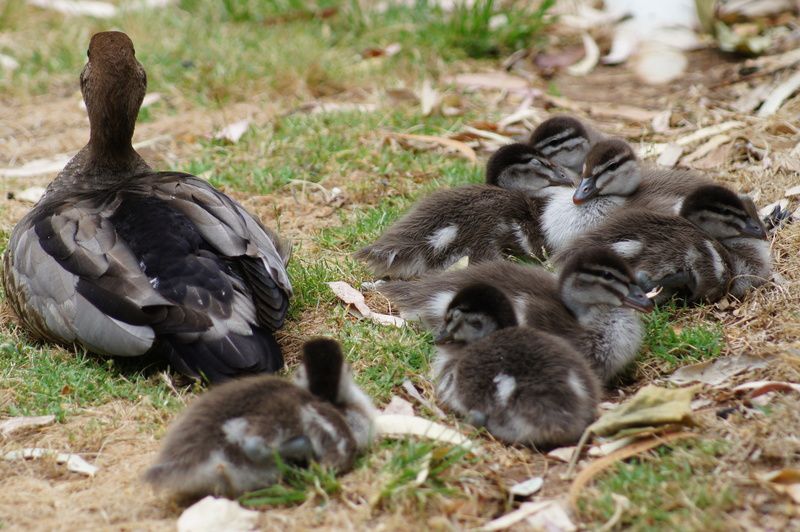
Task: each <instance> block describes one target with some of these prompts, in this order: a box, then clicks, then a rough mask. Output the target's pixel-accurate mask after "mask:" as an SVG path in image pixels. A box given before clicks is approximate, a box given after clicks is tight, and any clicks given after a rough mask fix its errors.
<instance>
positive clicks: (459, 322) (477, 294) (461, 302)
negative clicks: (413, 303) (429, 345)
mask: <svg viewBox="0 0 800 532" xmlns="http://www.w3.org/2000/svg"><path fill="white" fill-rule="evenodd" d="M516 325H517V318H516V315H515V314H514V307H513V306H512V305H511V302H510V301H509V300H508V298H507V297H506V296H505V294H503V292H501V291H500V290H499V289H498V288H495V287H494V286H491V285H489V284H486V283H475V284H471V285H469V286H465V287H464V288H463V289H461V290H460V291H459V292H458V293H457V294H456V295H455V296H454V297H453V299H452V301H451V302H450V305H449V306H448V307H447V312H446V313H445V317H444V325H443V326H442V329H441V331H440V332H439V334H438V336H437V337H436V340H435V341H436V343H437V344H448V343H456V342H458V343H470V342H474V341H476V340H480V339H481V338H483V337H484V336H487V335H489V334H491V333H493V332H494V331H497V330H499V329H504V328H506V327H515V326H516Z"/></svg>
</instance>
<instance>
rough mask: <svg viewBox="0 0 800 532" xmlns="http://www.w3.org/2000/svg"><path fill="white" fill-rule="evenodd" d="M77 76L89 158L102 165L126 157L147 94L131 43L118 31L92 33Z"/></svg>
mask: <svg viewBox="0 0 800 532" xmlns="http://www.w3.org/2000/svg"><path fill="white" fill-rule="evenodd" d="M87 56H88V61H87V62H86V66H85V67H84V68H83V71H82V72H81V94H83V101H84V102H85V103H86V111H87V112H88V114H89V124H90V127H91V137H90V140H89V147H90V149H91V152H92V155H93V158H94V159H95V160H96V161H97V162H99V163H101V164H102V162H105V161H107V160H109V159H111V160H113V159H114V158H125V157H129V156H130V153H131V152H132V151H133V147H132V145H131V139H132V138H133V130H134V127H135V126H136V117H137V115H138V113H139V108H140V107H141V105H142V100H143V99H144V95H145V92H146V90H147V75H146V74H145V71H144V68H143V67H142V65H141V64H140V63H139V61H137V60H136V54H135V51H134V48H133V42H132V41H131V40H130V38H129V37H128V36H127V35H125V34H124V33H122V32H119V31H104V32H102V33H96V34H95V35H94V36H92V39H91V41H90V42H89V50H88V51H87Z"/></svg>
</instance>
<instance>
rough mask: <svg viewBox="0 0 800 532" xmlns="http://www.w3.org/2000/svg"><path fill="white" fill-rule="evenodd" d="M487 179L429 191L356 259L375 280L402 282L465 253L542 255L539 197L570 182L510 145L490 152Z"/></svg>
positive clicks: (528, 151) (472, 256) (525, 149)
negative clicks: (476, 182) (368, 268)
mask: <svg viewBox="0 0 800 532" xmlns="http://www.w3.org/2000/svg"><path fill="white" fill-rule="evenodd" d="M486 181H487V183H488V184H487V185H467V186H461V187H456V188H453V189H448V190H439V191H436V192H434V193H433V194H431V195H430V196H428V197H427V198H424V199H423V200H422V201H420V202H419V203H418V204H417V205H415V206H414V207H412V209H411V211H410V212H409V213H407V214H406V215H405V216H403V217H402V218H401V219H400V220H398V221H397V222H395V223H394V224H393V225H392V226H391V227H390V228H389V229H387V230H386V231H385V232H384V233H383V234H382V235H381V236H380V237H379V238H378V240H377V241H375V243H373V244H371V245H369V246H367V247H365V248H363V249H361V250H359V251H357V252H356V253H355V254H354V256H355V257H356V258H358V259H360V260H363V261H364V262H366V263H367V264H368V265H369V266H370V268H371V269H372V271H373V272H374V273H375V275H377V276H378V277H391V278H400V279H407V278H412V277H416V276H419V275H422V274H424V273H426V272H428V271H430V270H441V269H445V268H447V267H449V266H450V265H452V264H454V263H455V262H457V261H458V260H459V259H460V258H461V257H464V256H469V260H470V262H472V263H478V262H483V261H487V260H493V259H501V258H503V257H505V256H506V255H507V254H510V255H516V256H530V255H538V254H541V249H542V238H541V230H540V228H539V220H538V218H539V212H540V210H541V208H542V201H543V200H541V199H539V198H538V197H537V196H538V195H539V194H540V193H541V191H542V190H543V189H546V188H553V187H556V186H561V185H569V184H571V182H570V181H569V178H568V177H567V176H566V174H565V173H564V172H563V170H561V169H559V168H558V167H556V166H555V165H553V164H552V163H550V162H549V161H547V160H546V159H543V158H542V157H540V156H539V155H537V154H536V153H535V152H534V150H533V149H532V148H531V147H529V146H526V145H524V144H511V145H508V146H504V147H503V148H501V149H500V150H498V151H497V152H496V153H495V154H494V155H493V156H492V157H491V159H490V160H489V162H488V164H487V175H486Z"/></svg>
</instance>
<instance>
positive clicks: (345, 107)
mask: <svg viewBox="0 0 800 532" xmlns="http://www.w3.org/2000/svg"><path fill="white" fill-rule="evenodd" d="M302 110H304V111H305V112H307V113H308V114H310V115H317V114H327V113H372V112H374V111H377V110H378V106H377V105H376V104H374V103H355V102H314V103H312V104H310V105H306V106H304V108H303V109H302Z"/></svg>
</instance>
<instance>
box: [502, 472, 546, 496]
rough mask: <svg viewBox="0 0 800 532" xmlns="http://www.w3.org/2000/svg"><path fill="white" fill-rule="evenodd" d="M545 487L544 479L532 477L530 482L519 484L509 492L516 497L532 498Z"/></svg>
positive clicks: (525, 481)
mask: <svg viewBox="0 0 800 532" xmlns="http://www.w3.org/2000/svg"><path fill="white" fill-rule="evenodd" d="M542 486H544V479H543V478H542V477H532V478H529V479H528V480H524V481H522V482H518V483H516V484H514V485H513V486H511V487H510V488H509V489H508V492H509V493H510V494H511V495H513V496H514V497H530V496H531V495H533V494H534V493H536V492H537V491H539V490H540V489H542Z"/></svg>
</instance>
